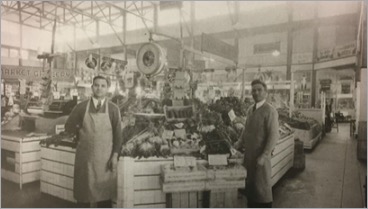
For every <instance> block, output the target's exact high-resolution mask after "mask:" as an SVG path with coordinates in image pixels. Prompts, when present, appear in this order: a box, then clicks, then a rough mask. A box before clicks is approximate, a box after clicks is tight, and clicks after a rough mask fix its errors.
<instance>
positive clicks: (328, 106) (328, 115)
mask: <svg viewBox="0 0 368 209" xmlns="http://www.w3.org/2000/svg"><path fill="white" fill-rule="evenodd" d="M332 105H333V99H331V100H330V102H329V103H327V104H326V108H325V110H326V111H325V112H326V113H325V124H326V125H325V131H326V133H330V132H331V130H332V125H333V122H334V119H333V118H334V117H333V112H332Z"/></svg>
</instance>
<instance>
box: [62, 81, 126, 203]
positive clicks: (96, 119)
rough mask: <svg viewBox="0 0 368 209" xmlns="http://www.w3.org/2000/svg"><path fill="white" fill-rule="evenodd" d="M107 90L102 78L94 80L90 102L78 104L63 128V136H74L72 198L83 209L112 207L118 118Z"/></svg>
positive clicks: (114, 188)
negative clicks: (74, 153)
mask: <svg viewBox="0 0 368 209" xmlns="http://www.w3.org/2000/svg"><path fill="white" fill-rule="evenodd" d="M108 87H109V82H108V80H107V79H106V78H105V77H102V76H96V77H94V78H93V84H92V92H93V96H92V98H91V99H88V100H87V101H84V102H81V103H80V104H78V105H77V106H76V107H75V108H74V109H73V111H72V113H71V114H70V116H69V118H68V120H67V122H66V124H65V131H66V132H68V133H76V134H77V139H78V145H77V148H76V155H75V165H74V198H75V199H76V200H77V202H78V203H80V206H82V207H86V206H88V204H90V206H91V207H111V206H112V204H111V200H112V199H115V198H116V190H117V188H116V186H117V179H116V172H117V161H118V153H119V152H120V149H121V145H122V135H121V116H120V110H119V108H118V107H117V106H116V105H115V104H113V103H112V102H110V101H107V99H106V93H107V90H108Z"/></svg>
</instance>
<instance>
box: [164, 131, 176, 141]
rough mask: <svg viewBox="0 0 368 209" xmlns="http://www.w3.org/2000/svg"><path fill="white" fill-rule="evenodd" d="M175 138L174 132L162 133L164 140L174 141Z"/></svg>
mask: <svg viewBox="0 0 368 209" xmlns="http://www.w3.org/2000/svg"><path fill="white" fill-rule="evenodd" d="M173 136H174V131H170V130H164V132H163V133H162V138H163V139H172V138H173Z"/></svg>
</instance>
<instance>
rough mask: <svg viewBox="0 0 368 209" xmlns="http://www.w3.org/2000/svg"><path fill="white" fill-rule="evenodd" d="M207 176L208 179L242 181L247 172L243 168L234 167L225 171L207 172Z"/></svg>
mask: <svg viewBox="0 0 368 209" xmlns="http://www.w3.org/2000/svg"><path fill="white" fill-rule="evenodd" d="M207 176H208V178H209V179H212V180H215V179H224V180H239V179H240V180H242V179H245V178H246V176H247V170H246V169H245V168H244V167H243V166H236V167H233V168H228V169H226V170H212V169H211V170H208V171H207Z"/></svg>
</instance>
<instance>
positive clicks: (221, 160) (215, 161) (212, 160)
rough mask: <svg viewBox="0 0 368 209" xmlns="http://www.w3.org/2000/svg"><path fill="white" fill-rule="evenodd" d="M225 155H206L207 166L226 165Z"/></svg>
mask: <svg viewBox="0 0 368 209" xmlns="http://www.w3.org/2000/svg"><path fill="white" fill-rule="evenodd" d="M227 157H228V155H227V154H221V155H220V154H219V155H208V164H210V165H227Z"/></svg>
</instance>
